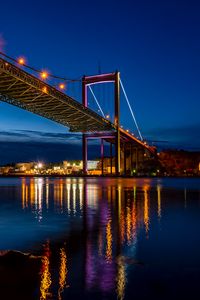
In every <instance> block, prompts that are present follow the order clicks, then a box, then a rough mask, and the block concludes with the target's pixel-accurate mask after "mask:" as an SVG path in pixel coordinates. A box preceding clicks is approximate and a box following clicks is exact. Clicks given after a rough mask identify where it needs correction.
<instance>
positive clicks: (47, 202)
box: [46, 182, 49, 209]
mask: <svg viewBox="0 0 200 300" xmlns="http://www.w3.org/2000/svg"><path fill="white" fill-rule="evenodd" d="M46 207H47V209H48V208H49V183H48V182H47V183H46Z"/></svg>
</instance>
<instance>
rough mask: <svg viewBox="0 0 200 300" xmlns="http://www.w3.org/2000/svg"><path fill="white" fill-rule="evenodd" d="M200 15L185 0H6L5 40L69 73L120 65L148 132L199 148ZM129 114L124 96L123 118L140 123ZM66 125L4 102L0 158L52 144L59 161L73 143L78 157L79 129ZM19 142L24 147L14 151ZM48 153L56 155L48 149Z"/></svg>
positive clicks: (11, 48)
mask: <svg viewBox="0 0 200 300" xmlns="http://www.w3.org/2000/svg"><path fill="white" fill-rule="evenodd" d="M199 15H200V3H199V2H198V1H184V0H182V1H174V0H173V1H172V0H168V1H148V0H145V1H134V0H133V1H127V0H125V1H118V0H116V1H114V0H113V1H112V0H111V1H109V0H107V1H105V0H102V1H98V2H96V1H61V0H58V1H38V0H35V1H34V2H33V3H31V5H30V4H29V3H28V2H27V1H10V2H3V3H1V18H0V48H1V50H3V51H4V52H5V53H6V54H8V55H10V56H12V57H14V58H17V57H19V56H20V55H24V56H25V57H26V58H27V63H28V64H29V65H31V66H35V67H36V68H38V69H43V68H46V69H47V70H49V71H50V72H52V73H53V74H58V75H60V76H65V77H68V78H79V77H81V76H82V75H84V74H85V75H92V74H96V73H98V72H99V69H101V72H112V71H115V70H119V71H120V73H121V78H122V80H123V83H124V86H125V88H126V92H127V94H128V96H129V99H130V102H131V105H132V107H133V109H134V112H135V115H136V119H137V122H138V124H139V127H140V130H141V132H142V134H143V136H144V137H145V138H146V139H147V140H149V141H151V142H152V141H153V142H154V143H156V141H157V143H156V144H158V145H159V146H161V147H164V148H179V149H180V148H181V149H189V150H200V119H199V111H200V101H199V99H200V85H199V80H200V73H199V69H200V18H199ZM69 92H70V91H69ZM66 93H68V90H66ZM99 93H100V92H99ZM109 101H110V100H109ZM104 102H105V101H104ZM104 104H105V103H104ZM105 106H106V105H105ZM107 109H108V110H109V109H110V108H109V105H108V104H107ZM129 116H130V117H128V113H127V106H126V103H125V100H124V99H123V97H122V99H121V122H122V124H123V125H124V126H125V127H126V128H129V129H130V130H133V131H134V130H135V128H134V126H133V124H132V123H133V122H132V119H131V115H130V113H129ZM67 131H68V130H67V129H66V128H64V127H63V126H60V125H58V124H55V123H53V122H51V121H48V120H45V119H42V118H40V117H38V116H35V115H33V114H31V113H28V112H26V111H23V110H20V109H18V108H15V107H12V106H9V105H8V104H5V103H0V141H2V144H3V146H1V147H0V148H1V149H0V163H5V162H9V161H15V160H29V159H30V158H31V159H34V157H35V159H40V156H41V151H40V149H41V148H42V147H46V148H48V147H50V146H51V147H52V149H54V150H55V152H53V153H56V154H55V156H56V158H57V159H55V161H58V160H59V159H58V158H59V157H60V160H62V159H68V157H69V153H71V149H72V148H73V145H74V149H75V148H76V151H75V152H76V155H75V156H76V157H74V158H77V157H78V156H80V157H81V147H80V136H79V135H71V136H70V135H69V133H67ZM19 132H20V136H19V135H17V134H19ZM35 132H38V134H35ZM62 134H63V136H62ZM65 134H66V136H65ZM27 135H28V137H27ZM61 136H62V138H61ZM65 137H66V141H65ZM72 137H73V138H74V141H72ZM44 140H45V141H44ZM16 143H18V144H19V143H21V144H20V145H21V147H22V145H23V149H24V153H26V155H25V154H23V153H21V154H20V153H18V155H17V156H16V151H17V149H18V148H17V147H18V146H17V145H18V144H16ZM35 143H36V144H37V145H38V148H37V147H32V146H33V144H34V145H35ZM60 143H62V145H63V147H64V148H63V149H65V151H63V152H62V154H61V153H60ZM73 143H75V144H73ZM44 144H45V146H44ZM39 145H40V146H41V147H40V146H39ZM48 145H49V146H48ZM5 147H6V149H7V150H6V151H7V153H5ZM15 147H16V148H15ZM31 147H32V148H31ZM8 149H9V150H8ZM56 151H57V152H56ZM28 153H29V154H30V155H28ZM23 155H24V156H23ZM42 156H43V157H42V158H43V159H46V160H47V161H48V160H52V159H53V154H52V153H50V152H48V151H47V152H46V154H45V155H44V153H43V155H42ZM70 156H71V155H70ZM16 158H17V159H16ZM23 158H24V159H23ZM70 158H71V157H70Z"/></svg>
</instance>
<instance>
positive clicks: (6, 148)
mask: <svg viewBox="0 0 200 300" xmlns="http://www.w3.org/2000/svg"><path fill="white" fill-rule="evenodd" d="M99 156H100V147H99V146H98V145H90V147H89V159H94V158H98V157H99ZM76 159H77V160H78V159H82V146H81V143H79V144H69V143H68V144H62V145H61V144H59V143H58V144H57V143H42V142H2V143H1V146H0V164H7V163H11V162H27V161H44V162H61V161H63V160H76Z"/></svg>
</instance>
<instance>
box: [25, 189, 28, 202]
mask: <svg viewBox="0 0 200 300" xmlns="http://www.w3.org/2000/svg"><path fill="white" fill-rule="evenodd" d="M25 201H26V207H28V185H26V193H25Z"/></svg>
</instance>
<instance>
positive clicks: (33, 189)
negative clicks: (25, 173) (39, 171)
mask: <svg viewBox="0 0 200 300" xmlns="http://www.w3.org/2000/svg"><path fill="white" fill-rule="evenodd" d="M30 201H31V207H34V206H35V185H34V179H33V178H31V179H30Z"/></svg>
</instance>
